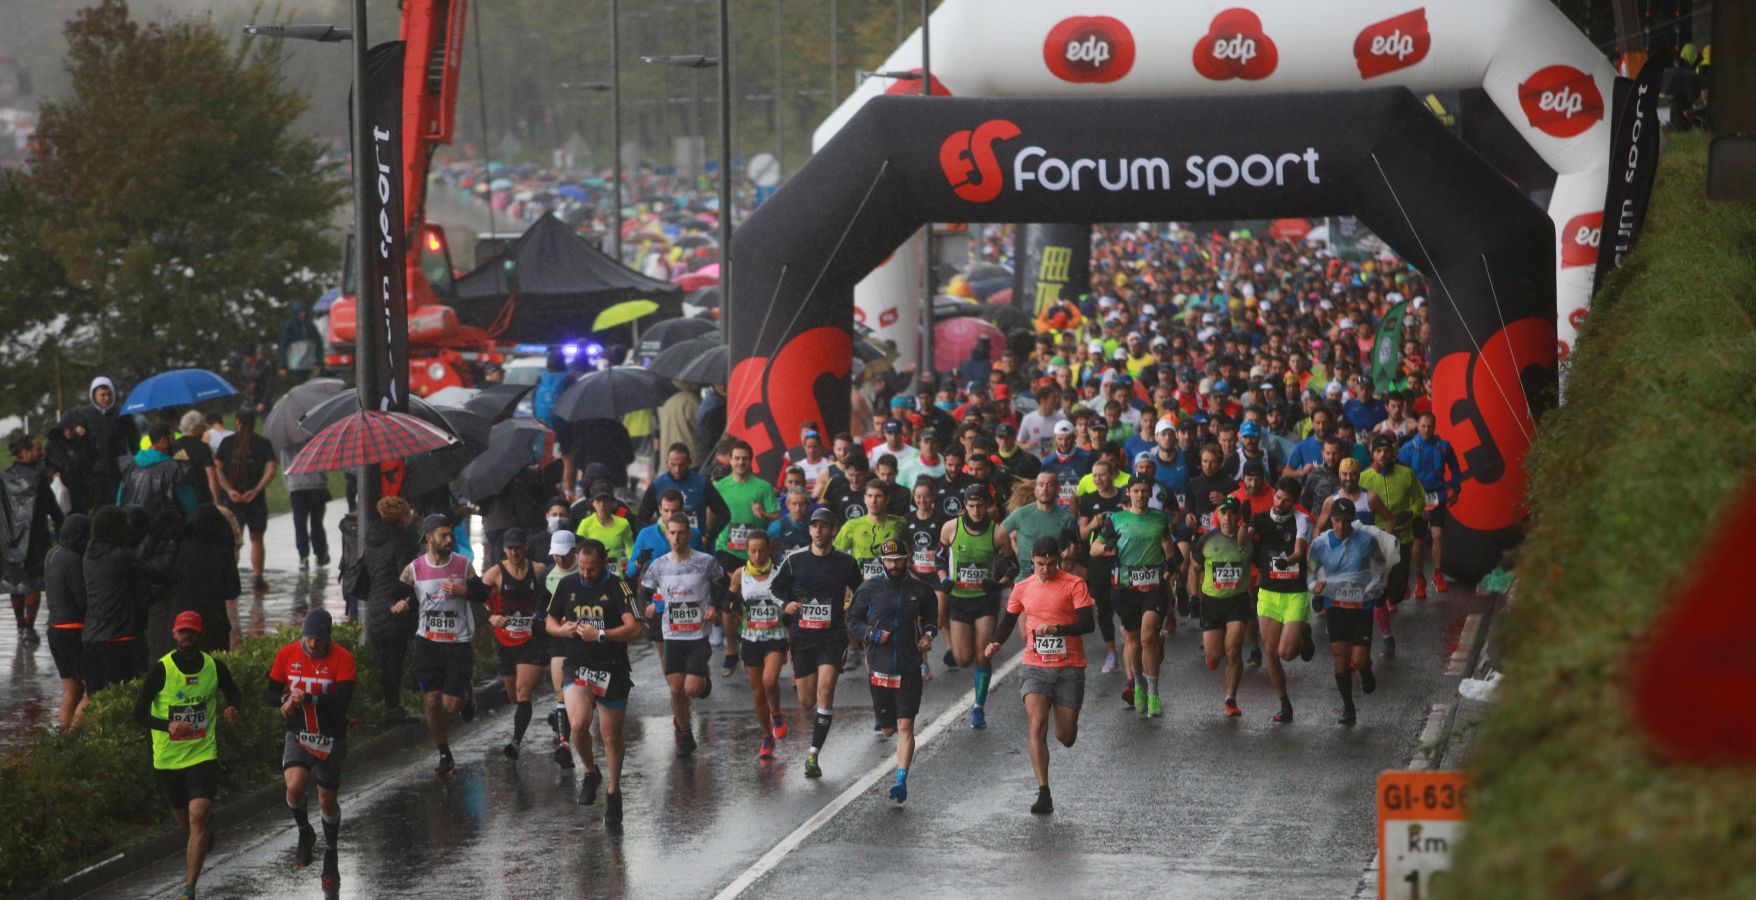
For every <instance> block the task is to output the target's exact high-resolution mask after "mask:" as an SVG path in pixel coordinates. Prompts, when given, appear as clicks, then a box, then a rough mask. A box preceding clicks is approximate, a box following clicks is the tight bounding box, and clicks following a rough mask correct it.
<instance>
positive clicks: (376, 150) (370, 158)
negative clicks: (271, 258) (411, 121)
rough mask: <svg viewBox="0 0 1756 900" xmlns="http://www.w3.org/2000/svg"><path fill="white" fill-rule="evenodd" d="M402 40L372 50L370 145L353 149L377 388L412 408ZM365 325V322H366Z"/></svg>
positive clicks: (365, 307) (364, 296) (399, 406)
mask: <svg viewBox="0 0 1756 900" xmlns="http://www.w3.org/2000/svg"><path fill="white" fill-rule="evenodd" d="M402 61H403V42H402V41H388V42H386V43H383V44H379V45H378V46H376V47H373V48H372V49H371V50H369V51H367V53H366V86H365V103H366V134H365V135H364V144H365V149H364V151H363V152H358V148H356V151H357V152H356V153H355V154H354V159H355V160H356V161H357V162H358V164H363V165H365V166H366V167H367V173H368V181H367V183H368V186H369V189H368V190H367V192H366V198H365V202H366V221H367V223H368V224H367V229H368V230H367V233H366V234H363V235H359V236H358V237H356V238H355V240H356V241H357V243H358V247H359V253H358V254H357V255H358V256H359V259H360V283H359V296H358V297H357V298H356V300H357V303H356V305H355V307H354V309H355V313H354V314H355V316H356V317H362V318H358V319H357V324H363V323H365V322H366V321H367V320H366V319H365V318H363V317H364V316H373V317H374V318H375V320H376V321H377V322H378V323H379V326H378V327H379V343H378V346H376V347H364V346H356V347H355V348H354V352H356V353H376V354H377V355H378V360H377V368H378V392H379V396H380V397H381V398H382V400H381V406H382V408H384V409H388V410H393V411H396V412H407V411H408V403H409V319H408V272H407V268H406V265H407V258H408V241H409V235H408V233H407V230H406V229H405V227H404V225H403V223H404V221H405V220H404V218H403V196H402V178H403V171H402ZM362 333H363V330H362Z"/></svg>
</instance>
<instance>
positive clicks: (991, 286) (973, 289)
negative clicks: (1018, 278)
mask: <svg viewBox="0 0 1756 900" xmlns="http://www.w3.org/2000/svg"><path fill="white" fill-rule="evenodd" d="M1011 288H1012V276H1010V275H1008V276H1006V277H1005V278H983V279H981V280H980V281H971V282H970V283H969V295H970V296H971V297H974V298H975V299H977V300H986V299H988V298H989V297H992V296H994V295H995V294H998V293H1000V292H1001V291H1004V290H1010V289H1011Z"/></svg>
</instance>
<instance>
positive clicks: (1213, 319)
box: [1201, 312, 1219, 325]
mask: <svg viewBox="0 0 1756 900" xmlns="http://www.w3.org/2000/svg"><path fill="white" fill-rule="evenodd" d="M1218 322H1219V317H1218V316H1215V315H1214V314H1213V313H1210V312H1207V313H1202V314H1201V324H1203V325H1213V324H1216V323H1218Z"/></svg>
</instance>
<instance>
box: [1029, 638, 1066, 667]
mask: <svg viewBox="0 0 1756 900" xmlns="http://www.w3.org/2000/svg"><path fill="white" fill-rule="evenodd" d="M1032 649H1034V650H1035V651H1036V654H1037V658H1038V659H1041V660H1042V661H1043V662H1060V661H1062V660H1064V659H1066V658H1067V636H1066V635H1061V634H1039V635H1037V636H1036V640H1035V641H1034V642H1033V643H1032Z"/></svg>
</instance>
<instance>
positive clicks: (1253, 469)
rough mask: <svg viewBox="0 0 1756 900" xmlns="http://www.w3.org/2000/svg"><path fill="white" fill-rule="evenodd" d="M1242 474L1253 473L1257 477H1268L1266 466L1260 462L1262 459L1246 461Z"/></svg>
mask: <svg viewBox="0 0 1756 900" xmlns="http://www.w3.org/2000/svg"><path fill="white" fill-rule="evenodd" d="M1244 475H1245V476H1250V475H1255V476H1257V477H1258V478H1267V477H1268V467H1267V466H1265V465H1263V464H1262V460H1260V459H1253V460H1250V461H1249V462H1247V463H1244Z"/></svg>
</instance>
